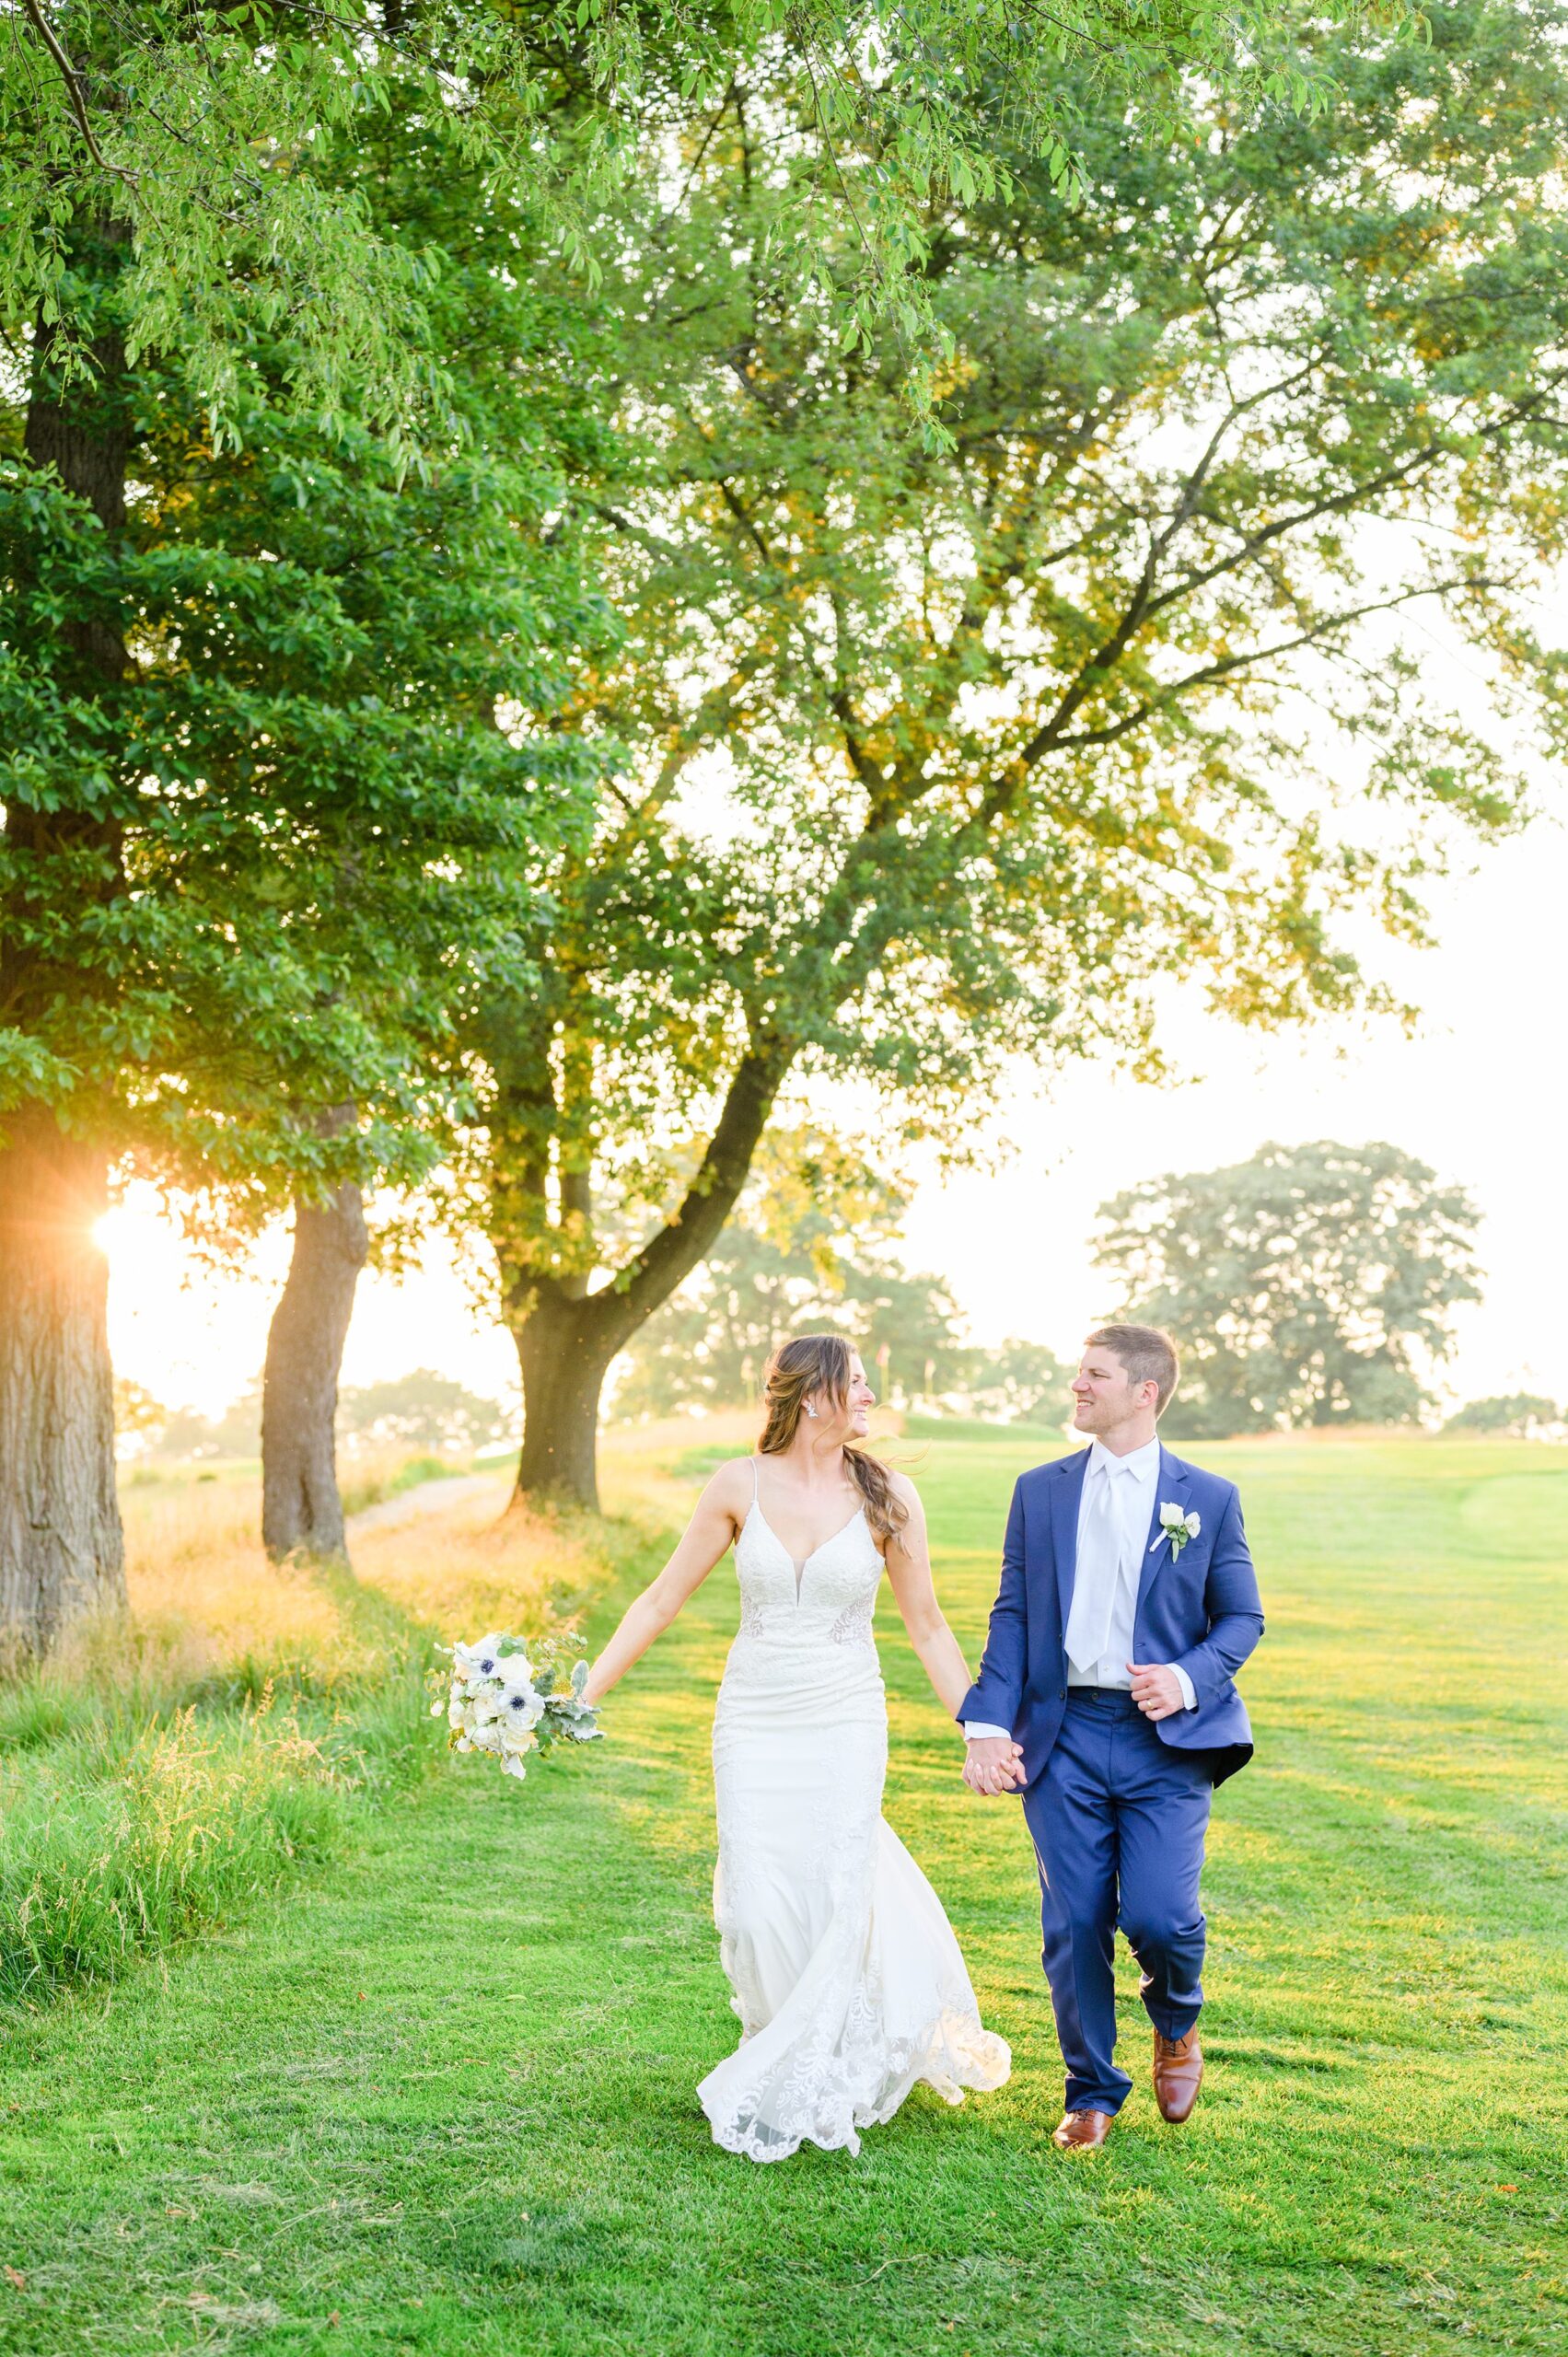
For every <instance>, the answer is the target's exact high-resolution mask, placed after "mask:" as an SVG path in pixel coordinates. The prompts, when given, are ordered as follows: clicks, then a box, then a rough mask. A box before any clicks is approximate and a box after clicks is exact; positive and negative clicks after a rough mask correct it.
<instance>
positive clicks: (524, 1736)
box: [430, 1635, 603, 1782]
mask: <svg viewBox="0 0 1568 2357" xmlns="http://www.w3.org/2000/svg"><path fill="white" fill-rule="evenodd" d="M437 1651H438V1652H440V1653H444V1654H448V1655H450V1656H451V1662H452V1676H451V1685H450V1689H449V1691H448V1692H447V1695H446V1697H445V1699H444V1700H443V1701H438V1702H434V1703H432V1705H431V1710H430V1715H431V1717H432V1718H436V1719H438V1718H439V1717H440V1716H441V1713H443V1712H445V1713H446V1714H447V1726H448V1727H449V1728H450V1729H451V1747H452V1749H453V1750H454V1751H488V1752H489V1753H490V1754H491V1756H492V1758H493V1759H498V1760H499V1761H500V1763H501V1772H502V1774H503V1775H504V1776H516V1777H517V1780H518V1782H521V1781H522V1779H523V1777H525V1776H526V1775H527V1774H528V1770H527V1768H526V1767H525V1766H524V1765H523V1762H524V1760H525V1759H526V1758H527V1755H528V1753H529V1752H530V1751H537V1752H538V1753H539V1754H540V1758H543V1757H544V1756H545V1755H546V1754H547V1753H549V1752H550V1751H552V1750H553V1748H554V1747H555V1746H556V1745H557V1744H558V1743H592V1742H594V1741H596V1740H597V1739H598V1737H599V1736H600V1735H601V1734H602V1732H603V1731H602V1729H601V1728H600V1726H599V1724H598V1712H597V1711H596V1710H595V1709H594V1707H593V1705H592V1704H591V1703H589V1702H585V1701H584V1700H583V1689H584V1687H585V1686H586V1685H587V1681H588V1665H587V1662H586V1661H585V1660H584V1659H583V1656H582V1652H581V1648H580V1646H579V1645H578V1643H576V1641H575V1639H573V1638H570V1637H543V1638H539V1639H536V1640H534V1641H532V1642H531V1643H529V1642H526V1641H525V1640H524V1639H523V1638H521V1637H505V1636H500V1635H493V1636H489V1637H482V1638H481V1639H480V1640H479V1643H477V1644H474V1645H441V1646H438V1647H437ZM437 1675H440V1673H437Z"/></svg>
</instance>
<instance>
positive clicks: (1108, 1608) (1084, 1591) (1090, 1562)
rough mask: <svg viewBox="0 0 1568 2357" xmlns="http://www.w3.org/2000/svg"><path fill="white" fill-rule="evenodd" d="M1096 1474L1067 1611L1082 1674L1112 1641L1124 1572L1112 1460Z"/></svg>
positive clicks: (1073, 1658) (1072, 1657)
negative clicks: (1112, 1621) (1118, 1587)
mask: <svg viewBox="0 0 1568 2357" xmlns="http://www.w3.org/2000/svg"><path fill="white" fill-rule="evenodd" d="M1092 1478H1093V1481H1094V1487H1093V1489H1092V1491H1091V1492H1090V1494H1089V1503H1088V1510H1087V1512H1086V1514H1085V1515H1084V1529H1083V1536H1082V1537H1081V1538H1080V1539H1079V1541H1078V1561H1077V1565H1076V1568H1075V1570H1074V1574H1073V1606H1072V1609H1071V1611H1070V1612H1069V1613H1068V1615H1067V1641H1066V1642H1067V1658H1068V1660H1069V1661H1070V1662H1071V1663H1072V1665H1073V1666H1074V1669H1075V1670H1077V1671H1078V1672H1079V1674H1080V1676H1086V1675H1087V1673H1088V1672H1089V1671H1090V1670H1091V1669H1093V1667H1094V1666H1095V1664H1096V1663H1097V1662H1098V1661H1100V1660H1102V1659H1103V1658H1104V1655H1105V1651H1106V1648H1107V1646H1108V1645H1109V1643H1110V1616H1111V1614H1112V1613H1113V1612H1114V1610H1115V1609H1116V1583H1117V1581H1118V1579H1119V1578H1120V1576H1121V1520H1120V1517H1119V1516H1118V1515H1117V1511H1116V1483H1115V1479H1114V1477H1113V1475H1112V1473H1111V1471H1110V1469H1109V1466H1107V1465H1100V1466H1098V1467H1097V1469H1095V1472H1094V1474H1093V1477H1092Z"/></svg>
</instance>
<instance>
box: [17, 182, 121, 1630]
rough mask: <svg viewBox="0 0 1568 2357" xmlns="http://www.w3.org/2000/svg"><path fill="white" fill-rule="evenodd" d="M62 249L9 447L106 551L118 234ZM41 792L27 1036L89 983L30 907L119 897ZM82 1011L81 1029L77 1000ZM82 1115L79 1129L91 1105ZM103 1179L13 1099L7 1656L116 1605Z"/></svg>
mask: <svg viewBox="0 0 1568 2357" xmlns="http://www.w3.org/2000/svg"><path fill="white" fill-rule="evenodd" d="M72 244H73V249H74V261H75V265H76V269H77V272H78V273H79V278H80V280H82V281H85V282H87V284H88V287H89V292H88V294H87V297H86V301H87V303H88V304H89V305H91V306H94V307H96V308H94V309H93V311H92V314H91V316H90V317H88V316H87V315H86V314H84V318H83V319H78V320H76V321H75V322H72V323H70V324H69V325H68V324H67V323H64V322H58V321H56V322H51V321H49V320H46V319H40V321H39V324H38V331H37V334H36V336H35V339H34V343H33V379H32V386H31V390H30V394H29V405H28V416H27V424H26V427H25V429H24V433H23V453H24V456H25V457H26V459H27V461H28V463H29V466H32V467H35V468H38V469H40V470H43V469H46V468H52V469H54V470H56V472H57V473H58V475H59V477H60V480H61V482H63V483H64V487H65V489H66V490H67V491H69V492H74V493H75V494H76V496H77V497H78V498H81V499H84V500H86V501H87V504H88V505H90V506H91V508H92V510H93V512H94V514H95V515H96V516H97V517H98V520H99V524H100V525H101V526H102V527H103V529H104V532H105V534H106V535H108V536H109V538H110V544H111V546H112V544H113V542H115V541H117V540H118V538H119V536H120V534H121V533H122V531H123V530H124V527H125V478H126V470H127V468H128V465H129V462H130V452H131V439H132V419H131V402H130V376H129V372H128V370H127V368H126V366H125V352H124V347H123V344H122V342H121V339H120V336H119V333H118V331H117V330H116V328H115V326H114V323H113V318H112V288H113V282H114V279H115V276H116V275H117V273H118V272H119V270H120V269H121V267H122V264H123V262H124V261H125V259H126V256H127V253H128V250H129V245H130V233H129V231H128V229H127V228H126V227H125V226H124V224H123V223H120V222H107V223H106V222H95V223H80V224H78V225H77V226H76V227H75V230H74V231H73V233H72ZM73 329H76V330H80V331H82V332H85V333H86V335H87V339H88V344H89V350H90V357H91V366H90V370H89V372H88V373H87V375H85V376H78V377H73V378H67V377H64V375H63V373H62V372H61V369H60V366H59V362H60V356H61V347H62V345H63V344H64V341H65V338H66V336H67V334H68V333H69V332H71V331H72V330H73ZM52 667H53V670H54V674H55V678H56V679H57V680H58V682H59V684H60V685H61V686H62V687H63V688H64V689H65V691H67V692H69V693H74V694H76V695H80V696H83V697H87V698H92V699H97V698H99V697H105V696H107V697H109V698H110V699H111V698H112V696H113V694H114V691H116V690H117V689H118V688H119V686H120V685H121V683H122V680H123V679H124V676H125V668H126V663H125V648H124V645H123V643H122V637H121V633H120V628H119V623H118V619H117V617H116V616H115V615H114V613H113V610H112V609H109V610H102V609H99V610H90V611H89V610H83V611H81V612H67V613H66V614H65V615H64V616H63V617H62V619H61V621H60V624H59V628H58V632H57V633H56V636H55V639H54V642H53V646H52ZM45 783H46V790H45V791H44V792H43V793H41V795H39V796H38V797H37V799H36V800H30V799H23V798H20V797H19V796H18V797H17V798H16V799H14V800H12V801H11V802H9V803H8V804H7V806H6V854H7V865H8V867H9V870H10V874H9V878H8V899H9V907H8V909H7V911H6V912H5V918H7V919H8V922H6V921H4V920H3V919H0V1016H3V1018H4V1019H5V1020H6V1021H8V1022H10V1023H12V1024H15V1025H17V1027H18V1028H22V1029H24V1030H25V1029H28V1028H30V1027H31V1026H32V1025H33V1024H34V1023H43V1024H45V1025H48V1024H50V1023H51V1022H52V1020H53V1019H54V1015H55V1010H57V1008H58V1007H59V1005H60V1004H62V1002H64V1003H66V1004H69V1003H70V1002H72V1001H73V1000H74V999H75V998H76V997H77V996H79V995H80V994H81V993H82V992H83V990H84V987H86V988H87V990H88V991H89V992H90V991H91V989H92V988H93V985H92V983H91V982H90V981H89V982H88V983H87V984H86V985H85V986H84V982H83V979H82V978H81V977H80V976H79V975H78V974H76V973H75V971H74V970H71V969H68V968H62V967H60V966H59V965H57V964H56V963H54V962H53V961H52V959H51V958H50V956H49V954H48V951H47V948H41V946H39V934H38V930H37V919H38V914H39V911H48V909H49V908H50V906H51V904H52V901H53V900H55V899H56V898H57V896H58V895H59V894H60V893H61V892H62V890H64V889H65V887H64V886H63V885H62V884H61V882H60V880H59V877H60V874H61V872H62V869H61V864H62V863H66V864H67V865H64V874H65V875H66V876H68V877H70V878H71V879H72V881H71V884H70V886H69V888H70V889H72V890H74V891H75V892H77V893H79V894H87V895H89V896H92V897H96V898H97V899H98V900H101V901H102V902H104V903H106V904H107V903H108V902H110V901H111V900H114V899H115V898H116V897H117V896H118V895H119V893H120V892H121V891H122V889H123V877H122V867H121V840H120V829H119V825H118V822H117V820H116V819H114V818H113V817H112V816H111V815H106V814H105V812H104V811H103V809H102V808H101V807H100V806H99V805H97V804H96V803H95V805H94V806H93V807H88V808H85V809H84V808H73V807H71V805H70V802H69V799H68V796H66V795H58V794H55V793H51V792H50V791H48V790H47V784H48V782H47V781H46V782H45ZM84 1016H85V1018H86V1020H87V1025H88V1028H89V1030H90V1024H91V1019H92V1008H91V1006H90V1004H89V1005H88V1006H87V1007H86V1008H85V1009H84ZM93 1110H94V1108H92V1107H91V1106H90V1105H89V1106H87V1107H84V1108H81V1109H79V1111H80V1112H82V1113H85V1114H86V1115H87V1118H88V1119H90V1118H91V1115H92V1112H93ZM107 1175H108V1157H107V1154H106V1152H105V1150H104V1149H103V1147H102V1146H101V1145H95V1144H91V1143H88V1142H87V1138H86V1137H85V1136H82V1135H75V1134H67V1133H66V1132H65V1131H64V1130H63V1129H62V1127H61V1125H60V1122H59V1121H58V1120H57V1119H56V1117H55V1114H54V1112H53V1110H52V1109H51V1108H50V1107H49V1106H47V1105H42V1104H32V1105H23V1106H21V1107H19V1108H18V1109H16V1110H15V1111H13V1112H11V1113H9V1114H8V1115H6V1118H5V1120H4V1123H3V1125H0V1639H3V1641H4V1643H6V1646H7V1648H8V1649H9V1650H11V1651H13V1652H14V1651H17V1650H18V1649H19V1650H20V1651H22V1652H24V1653H28V1654H41V1653H43V1652H46V1651H47V1650H48V1649H49V1647H50V1646H51V1645H52V1643H53V1642H54V1640H55V1638H56V1636H57V1635H58V1634H59V1633H60V1631H62V1630H63V1629H64V1628H65V1627H66V1626H68V1624H69V1623H70V1622H71V1621H72V1620H76V1619H79V1618H81V1617H82V1616H83V1615H84V1614H87V1613H88V1612H92V1611H96V1610H99V1609H100V1608H104V1607H106V1606H107V1607H118V1606H122V1605H123V1603H124V1601H125V1569H124V1547H123V1541H122V1535H121V1527H120V1508H119V1504H118V1501H117V1498H116V1493H115V1479H114V1378H113V1370H112V1367H111V1364H110V1355H109V1330H108V1319H107V1308H108V1269H107V1264H106V1263H105V1260H104V1257H103V1254H102V1253H101V1251H99V1248H98V1246H97V1244H96V1243H95V1241H94V1239H93V1234H92V1228H93V1223H94V1221H95V1220H96V1219H98V1218H99V1215H100V1213H102V1212H103V1210H104V1208H105V1205H106V1202H107Z"/></svg>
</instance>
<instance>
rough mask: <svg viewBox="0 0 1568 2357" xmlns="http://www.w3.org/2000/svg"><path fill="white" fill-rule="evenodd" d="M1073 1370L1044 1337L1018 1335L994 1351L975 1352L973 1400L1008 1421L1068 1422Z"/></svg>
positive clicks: (971, 1374)
mask: <svg viewBox="0 0 1568 2357" xmlns="http://www.w3.org/2000/svg"><path fill="white" fill-rule="evenodd" d="M1072 1380H1073V1369H1072V1368H1071V1367H1069V1366H1064V1365H1063V1363H1062V1361H1061V1360H1060V1359H1059V1358H1058V1357H1057V1356H1056V1354H1055V1353H1054V1352H1053V1351H1049V1350H1047V1349H1046V1347H1045V1345H1044V1344H1043V1343H1042V1342H1024V1341H1019V1340H1018V1339H1017V1338H1016V1336H1014V1337H1012V1338H1011V1339H1010V1340H1009V1341H1005V1342H1001V1343H999V1344H998V1345H997V1347H996V1349H995V1350H993V1351H976V1352H975V1353H973V1356H972V1361H971V1364H970V1371H969V1381H968V1386H967V1388H968V1391H969V1397H970V1404H971V1405H972V1406H973V1407H974V1408H976V1409H977V1410H978V1411H980V1413H981V1415H984V1416H994V1417H995V1418H997V1419H998V1421H999V1422H1004V1423H1016V1424H1043V1425H1045V1426H1046V1427H1047V1428H1048V1429H1050V1430H1054V1429H1055V1428H1056V1427H1057V1426H1058V1425H1061V1424H1064V1423H1065V1422H1067V1419H1068V1416H1069V1415H1070V1413H1071V1412H1072V1400H1071V1397H1070V1394H1069V1392H1068V1386H1069V1384H1070V1383H1071V1382H1072Z"/></svg>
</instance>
